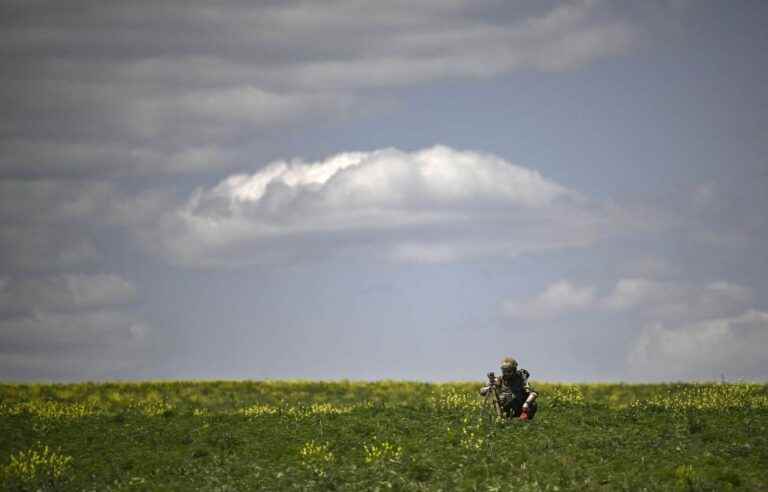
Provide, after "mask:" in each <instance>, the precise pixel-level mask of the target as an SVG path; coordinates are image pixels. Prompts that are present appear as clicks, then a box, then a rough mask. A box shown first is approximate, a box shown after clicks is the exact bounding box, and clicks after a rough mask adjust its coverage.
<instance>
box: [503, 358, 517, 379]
mask: <svg viewBox="0 0 768 492" xmlns="http://www.w3.org/2000/svg"><path fill="white" fill-rule="evenodd" d="M515 372H517V361H516V360H515V359H513V358H512V357H504V359H503V360H502V361H501V375H502V376H511V375H512V374H514V373H515Z"/></svg>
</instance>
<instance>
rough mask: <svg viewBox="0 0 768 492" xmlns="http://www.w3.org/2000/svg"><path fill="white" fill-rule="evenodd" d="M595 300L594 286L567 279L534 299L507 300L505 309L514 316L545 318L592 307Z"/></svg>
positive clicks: (504, 305)
mask: <svg viewBox="0 0 768 492" xmlns="http://www.w3.org/2000/svg"><path fill="white" fill-rule="evenodd" d="M594 301H595V289H594V287H579V286H577V285H574V284H572V283H570V282H568V281H567V280H560V281H558V282H555V283H554V284H552V285H550V286H548V287H547V288H546V289H544V292H542V293H541V294H539V295H538V296H536V297H534V298H532V299H527V300H525V301H513V300H508V301H505V302H504V303H503V311H504V314H506V315H507V316H510V317H513V318H523V319H543V318H549V317H553V316H557V315H560V314H563V313H567V312H573V311H580V310H584V309H587V308H590V307H591V306H592V305H593V304H594Z"/></svg>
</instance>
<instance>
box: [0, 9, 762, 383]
mask: <svg viewBox="0 0 768 492" xmlns="http://www.w3.org/2000/svg"><path fill="white" fill-rule="evenodd" d="M766 22H768V8H765V6H763V5H761V4H751V5H743V6H741V7H739V8H736V7H734V6H731V5H725V4H723V3H715V2H695V3H692V2H648V3H643V4H642V5H640V4H633V3H629V2H626V3H616V2H603V1H599V0H579V1H569V2H550V1H545V2H501V1H496V0H488V1H472V2H468V1H461V0H456V1H454V0H450V1H442V0H441V1H431V0H428V1H423V2H400V1H396V2H375V1H365V2H357V1H347V0H338V1H329V2H304V1H285V2H261V3H258V4H254V3H253V2H227V3H226V4H221V5H219V4H215V5H214V4H210V3H208V2H197V1H194V2H179V1H177V0H168V1H157V2H151V3H145V2H122V3H120V4H114V3H98V4H93V3H92V2H80V1H75V2H65V3H61V2H53V1H46V0H41V1H33V2H30V1H17V0H10V1H5V2H3V3H2V5H0V84H2V91H0V103H1V104H2V106H3V113H4V117H3V120H2V122H0V379H14V380H16V379H19V380H26V379H51V380H72V379H109V378H134V379H140V378H192V377H197V378H270V377H307V378H353V379H354V378H359V377H362V378H404V379H429V380H447V379H471V378H480V377H482V375H483V374H485V373H486V372H487V371H488V370H491V369H492V368H493V366H494V365H495V364H497V362H498V360H497V359H499V358H501V357H502V356H507V355H512V356H515V357H517V358H518V359H519V360H520V361H521V363H522V364H523V366H524V367H527V368H528V369H529V370H531V372H532V373H533V375H534V377H535V378H541V379H566V380H671V379H713V378H715V379H717V378H720V377H721V375H723V374H725V376H726V377H728V378H745V379H764V378H766V376H768V375H766V373H765V371H764V369H762V368H764V367H766V362H768V361H766V359H765V357H764V356H763V355H762V354H763V353H768V351H767V350H765V349H766V347H768V344H767V342H768V340H766V333H768V322H766V319H767V317H768V314H766V312H768V295H767V294H765V292H768V280H766V279H768V261H767V260H768V258H767V257H766V253H765V251H768V244H766V242H768V241H767V240H768V219H766V215H765V213H764V211H765V210H766V209H768V194H767V193H765V189H766V187H768V163H766V160H765V156H766V155H768V144H767V143H766V142H768V138H766V136H767V135H766V128H768V118H767V117H766V111H765V108H766V107H768V95H767V94H766V91H765V87H766V84H768V68H767V67H766V64H765V62H764V61H763V59H764V52H765V50H766V48H768V38H766V34H765V29H764V26H765V24H766ZM478 340H483V341H489V342H492V343H488V344H485V343H482V344H478V343H477V341H478ZM585 353H588V354H590V357H584V354H585ZM553 361H556V362H553Z"/></svg>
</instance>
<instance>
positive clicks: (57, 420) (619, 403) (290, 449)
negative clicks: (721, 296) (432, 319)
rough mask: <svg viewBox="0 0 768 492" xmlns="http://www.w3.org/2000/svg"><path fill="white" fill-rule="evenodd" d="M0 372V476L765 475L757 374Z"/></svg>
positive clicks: (177, 485)
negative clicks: (512, 402)
mask: <svg viewBox="0 0 768 492" xmlns="http://www.w3.org/2000/svg"><path fill="white" fill-rule="evenodd" d="M480 386H481V382H466V383H461V382H457V383H446V384H427V383H415V382H395V381H383V382H376V383H363V382H351V381H340V382H327V383H320V382H312V381H264V382H261V381H245V382H231V381H220V382H160V383H127V384H122V383H104V384H93V383H84V384H72V385H0V467H1V468H0V470H1V471H2V483H1V484H0V489H9V490H38V489H43V490H45V489H55V490H134V489H141V490H155V489H162V490H169V489H170V490H254V489H263V490H283V489H295V488H298V489H304V490H312V489H317V490H330V489H336V490H374V489H377V488H378V489H380V490H384V489H388V488H393V489H400V490H437V489H442V490H494V489H498V490H554V489H555V487H557V488H559V489H560V490H568V489H582V490H583V489H588V490H589V489H594V488H607V489H628V490H639V489H647V490H669V489H675V488H680V489H692V490H697V489H701V490H724V489H728V488H734V487H735V488H743V489H746V490H759V489H766V488H768V472H766V470H768V438H767V437H766V436H768V432H766V428H768V387H767V386H766V385H760V384H714V383H708V384H680V383H676V384H659V385H622V384H593V385H585V384H551V383H543V382H537V383H535V387H536V389H537V391H538V392H539V393H540V399H539V413H538V414H537V416H536V419H535V420H534V421H533V422H520V421H501V422H499V421H495V420H494V419H493V418H490V419H489V418H488V415H487V414H486V413H484V408H483V398H481V397H480V396H479V395H478V389H479V387H480Z"/></svg>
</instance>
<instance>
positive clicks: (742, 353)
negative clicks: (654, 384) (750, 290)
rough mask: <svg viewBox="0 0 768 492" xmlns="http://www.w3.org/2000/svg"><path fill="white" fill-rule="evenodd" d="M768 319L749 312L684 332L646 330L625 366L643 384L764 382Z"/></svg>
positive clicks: (695, 325)
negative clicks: (647, 381)
mask: <svg viewBox="0 0 768 492" xmlns="http://www.w3.org/2000/svg"><path fill="white" fill-rule="evenodd" d="M766 347H768V313H766V312H764V311H758V310H748V311H745V312H743V313H742V314H739V315H737V316H733V317H726V318H715V319H709V320H704V321H700V322H697V323H692V324H684V325H682V326H672V325H667V324H662V323H656V324H651V325H648V326H646V327H645V328H644V329H643V331H642V332H641V334H640V336H639V337H638V339H637V341H636V342H635V345H634V347H633V348H632V350H631V352H630V354H629V356H628V359H627V362H628V366H629V369H630V371H631V373H632V375H633V376H634V377H637V378H642V379H658V380H681V379H708V380H716V379H719V378H720V377H721V375H725V376H726V377H727V378H729V379H738V378H745V377H749V378H755V377H757V378H761V379H765V378H766V377H768V369H767V368H768V351H766V350H765V348H766Z"/></svg>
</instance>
